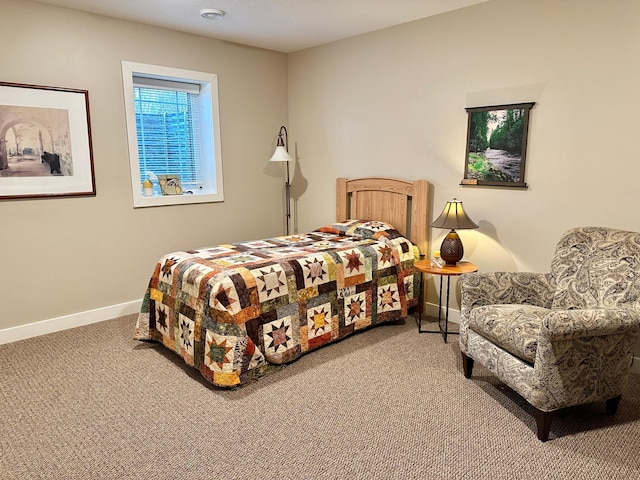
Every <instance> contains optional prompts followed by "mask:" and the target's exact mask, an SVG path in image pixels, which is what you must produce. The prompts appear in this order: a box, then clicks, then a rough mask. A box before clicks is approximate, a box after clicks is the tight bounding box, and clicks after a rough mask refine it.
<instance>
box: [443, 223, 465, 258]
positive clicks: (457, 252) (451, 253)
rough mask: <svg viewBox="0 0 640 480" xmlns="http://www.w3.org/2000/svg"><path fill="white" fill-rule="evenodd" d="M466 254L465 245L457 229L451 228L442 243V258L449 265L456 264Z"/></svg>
mask: <svg viewBox="0 0 640 480" xmlns="http://www.w3.org/2000/svg"><path fill="white" fill-rule="evenodd" d="M463 255H464V247H463V246H462V241H461V240H460V237H459V236H458V234H457V233H456V231H455V230H451V231H450V232H449V233H447V236H446V237H444V240H443V241H442V245H440V258H442V259H443V260H444V261H445V262H446V264H447V265H455V264H456V263H458V262H459V261H460V260H462V256H463Z"/></svg>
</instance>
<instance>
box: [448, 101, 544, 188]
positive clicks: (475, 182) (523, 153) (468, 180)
mask: <svg viewBox="0 0 640 480" xmlns="http://www.w3.org/2000/svg"><path fill="white" fill-rule="evenodd" d="M534 105H535V103H533V102H529V103H515V104H510V105H494V106H488V107H470V108H466V109H465V110H466V112H467V113H468V120H467V148H466V154H465V160H464V178H463V180H462V182H461V183H460V184H461V185H472V186H493V187H516V188H527V184H526V183H525V180H524V179H525V171H526V160H527V137H528V132H529V117H530V112H531V109H532V108H533V106H534ZM503 110H524V112H523V117H522V140H521V144H522V148H521V150H520V169H519V179H518V180H516V181H503V180H482V179H477V178H472V177H471V176H470V174H469V154H470V153H472V152H470V150H471V135H472V128H471V127H472V117H473V115H474V114H478V113H484V112H496V111H503Z"/></svg>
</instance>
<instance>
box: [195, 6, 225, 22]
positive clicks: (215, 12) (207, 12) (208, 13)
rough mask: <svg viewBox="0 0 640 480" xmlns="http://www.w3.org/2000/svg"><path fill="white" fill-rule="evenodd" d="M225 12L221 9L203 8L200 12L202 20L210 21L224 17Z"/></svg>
mask: <svg viewBox="0 0 640 480" xmlns="http://www.w3.org/2000/svg"><path fill="white" fill-rule="evenodd" d="M224 14H225V11H224V10H220V9H219V8H203V9H202V10H200V16H201V17H202V18H208V19H210V20H217V19H219V18H222V17H224Z"/></svg>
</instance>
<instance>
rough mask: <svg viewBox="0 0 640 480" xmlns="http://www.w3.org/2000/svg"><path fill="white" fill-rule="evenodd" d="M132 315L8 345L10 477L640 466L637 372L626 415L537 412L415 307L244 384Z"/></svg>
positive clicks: (614, 474) (4, 386)
mask: <svg viewBox="0 0 640 480" xmlns="http://www.w3.org/2000/svg"><path fill="white" fill-rule="evenodd" d="M135 319H136V316H135V315H128V316H124V317H120V318H116V319H113V320H109V321H105V322H100V323H96V324H92V325H88V326H85V327H80V328H75V329H71V330H66V331H63V332H57V333H53V334H49V335H44V336H41V337H36V338H31V339H28V340H23V341H20V342H15V343H10V344H6V345H0V365H2V367H1V368H2V369H1V374H0V419H1V422H0V446H1V447H2V452H1V457H0V478H1V479H3V480H13V479H21V480H22V479H49V480H52V479H53V480H56V479H147V480H148V479H177V478H184V479H213V478H224V479H254V478H263V479H291V480H293V479H463V478H465V479H487V480H499V479H509V480H512V479H541V478H551V479H572V480H580V479H585V480H586V479H589V480H593V479H614V478H625V479H630V478H640V457H639V452H640V377H639V376H637V375H630V378H629V382H628V385H627V390H626V391H625V393H624V394H623V397H622V402H621V403H620V407H619V409H618V413H617V414H616V416H615V417H607V416H606V415H604V402H602V404H600V403H598V404H593V405H586V406H581V407H576V408H571V409H567V410H563V411H561V412H560V413H559V414H558V415H557V418H556V419H555V420H554V423H553V425H552V427H551V434H550V439H549V441H548V442H546V443H542V442H540V441H538V440H537V438H536V433H535V421H534V418H533V410H532V409H531V407H529V405H528V404H527V403H526V402H525V401H523V400H522V399H521V398H520V397H519V396H518V395H517V394H515V393H514V392H513V391H511V390H510V389H508V388H506V387H505V386H504V385H502V384H501V383H500V382H499V381H498V380H497V379H495V377H493V376H492V375H490V374H489V373H488V371H487V370H485V369H484V368H483V367H481V366H480V365H477V366H476V368H475V370H474V376H473V378H472V379H465V378H464V376H463V375H462V373H461V368H460V352H459V349H458V345H457V341H458V339H457V336H454V337H450V341H449V343H447V344H445V343H444V342H443V340H442V338H441V337H440V336H439V335H429V334H418V332H417V327H416V324H415V322H414V321H413V319H412V318H408V319H407V321H406V323H405V324H404V325H386V326H380V327H377V328H374V329H371V330H368V331H366V332H362V333H359V334H357V335H354V336H352V337H350V338H347V339H345V340H343V341H341V342H338V343H336V344H332V345H330V346H328V347H325V348H322V349H320V350H317V351H315V352H312V353H310V354H308V355H305V356H304V357H302V358H300V359H299V360H297V361H296V362H294V363H292V364H290V365H287V366H285V367H283V368H282V369H279V370H277V371H276V372H274V373H272V374H271V375H269V376H266V377H263V378H260V379H259V380H257V381H255V382H252V383H250V384H248V385H245V386H243V387H241V388H237V389H233V390H222V389H218V388H215V387H212V386H210V385H209V384H207V383H206V382H205V381H204V380H203V379H202V378H201V377H200V374H199V373H198V372H197V371H195V370H192V369H190V368H188V367H185V366H184V365H183V364H182V363H181V360H180V359H179V358H178V357H177V356H176V355H175V354H173V353H171V352H168V351H166V350H165V349H164V348H162V347H160V346H159V345H156V344H149V343H140V342H136V341H134V340H133V339H132V334H133V328H134V325H135Z"/></svg>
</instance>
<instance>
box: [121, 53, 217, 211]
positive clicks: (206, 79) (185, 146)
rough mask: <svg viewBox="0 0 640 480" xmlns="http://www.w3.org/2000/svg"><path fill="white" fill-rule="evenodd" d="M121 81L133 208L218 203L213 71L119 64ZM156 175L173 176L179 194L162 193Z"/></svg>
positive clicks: (215, 109)
mask: <svg viewBox="0 0 640 480" xmlns="http://www.w3.org/2000/svg"><path fill="white" fill-rule="evenodd" d="M122 81H123V86H124V98H125V111H126V119H127V133H128V138H129V161H130V164H131V186H132V192H133V205H134V207H150V206H157V205H174V204H183V203H202V202H217V201H222V200H223V199H224V196H223V191H222V159H221V153H220V123H219V115H218V86H217V77H216V75H214V74H209V73H201V72H193V71H188V70H180V69H174V68H168V67H157V66H153V65H144V64H139V63H131V62H122ZM161 175H167V176H177V177H179V179H180V184H181V190H179V191H180V192H182V193H181V194H177V195H163V194H162V192H161V190H160V185H159V182H158V181H157V180H156V179H157V178H158V177H159V176H161ZM148 178H152V179H153V182H152V183H153V194H152V195H145V194H144V190H143V182H144V181H145V180H147V179H148Z"/></svg>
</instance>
